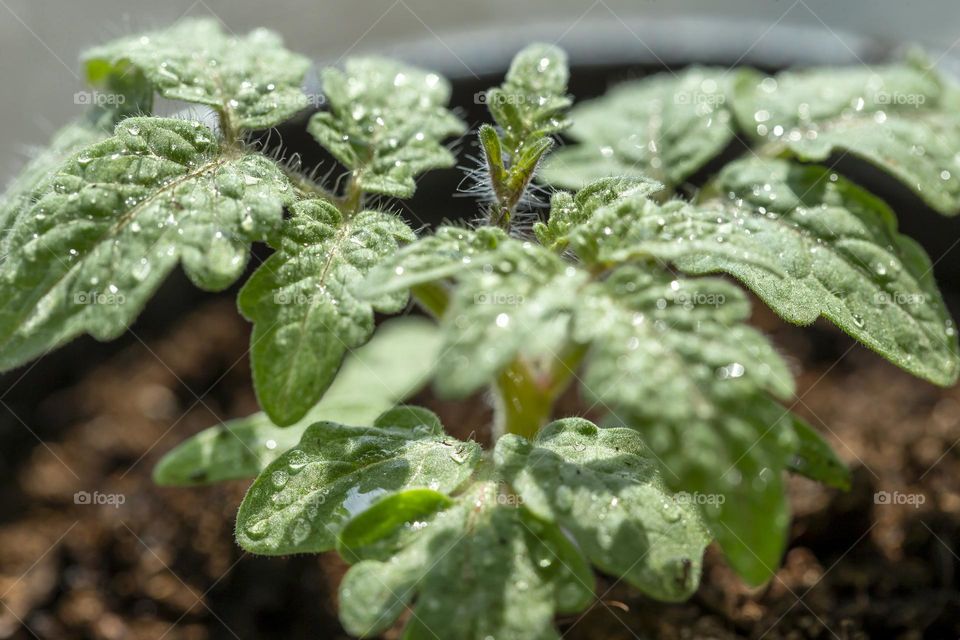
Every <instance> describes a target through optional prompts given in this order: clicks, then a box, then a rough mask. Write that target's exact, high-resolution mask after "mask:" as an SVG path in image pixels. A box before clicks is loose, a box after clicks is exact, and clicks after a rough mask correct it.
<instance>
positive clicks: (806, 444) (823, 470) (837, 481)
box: [790, 417, 850, 491]
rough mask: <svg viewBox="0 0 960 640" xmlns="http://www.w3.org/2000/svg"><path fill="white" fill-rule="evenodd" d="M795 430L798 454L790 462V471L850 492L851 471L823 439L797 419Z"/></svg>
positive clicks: (795, 418) (794, 425)
mask: <svg viewBox="0 0 960 640" xmlns="http://www.w3.org/2000/svg"><path fill="white" fill-rule="evenodd" d="M793 430H794V431H795V432H796V434H797V452H796V454H795V455H794V458H793V460H791V462H790V470H791V471H793V472H794V473H799V474H800V475H802V476H806V477H807V478H810V479H811V480H816V481H817V482H822V483H823V484H825V485H827V486H830V487H834V488H837V489H843V490H844V491H848V490H849V489H850V469H848V468H847V465H845V464H844V463H843V461H842V460H840V458H838V457H837V454H836V453H835V452H834V450H833V449H832V448H831V447H830V445H829V444H827V443H826V441H824V439H823V437H822V436H821V435H820V434H819V433H817V432H816V431H815V430H814V429H813V427H811V426H810V425H808V424H807V423H806V422H804V421H803V420H800V419H799V418H797V417H794V421H793Z"/></svg>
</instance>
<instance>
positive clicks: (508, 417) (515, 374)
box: [493, 359, 555, 439]
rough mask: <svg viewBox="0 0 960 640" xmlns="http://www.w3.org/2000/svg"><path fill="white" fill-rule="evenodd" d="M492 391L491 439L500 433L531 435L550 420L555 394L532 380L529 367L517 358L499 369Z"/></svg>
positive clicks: (526, 436)
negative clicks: (494, 410) (502, 368)
mask: <svg viewBox="0 0 960 640" xmlns="http://www.w3.org/2000/svg"><path fill="white" fill-rule="evenodd" d="M494 392H495V398H496V412H495V419H494V425H493V429H494V433H493V435H494V438H495V439H496V438H499V437H500V436H501V435H503V434H504V433H515V434H517V435H520V436H523V437H524V438H532V437H533V436H535V435H536V434H537V431H539V430H540V427H542V426H543V425H544V424H546V422H547V420H549V419H550V415H551V413H552V411H553V402H554V400H555V397H554V395H553V394H551V393H550V392H549V390H548V389H546V388H544V386H543V385H542V384H540V383H539V382H538V381H537V380H536V377H535V376H534V374H533V372H532V371H531V370H530V367H529V366H528V365H527V364H526V363H525V362H524V361H522V360H520V359H516V360H514V361H513V362H511V363H510V365H509V366H508V367H507V368H506V369H504V370H503V371H502V372H500V375H498V376H497V382H496V386H495V387H494Z"/></svg>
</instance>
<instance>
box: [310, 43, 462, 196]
mask: <svg viewBox="0 0 960 640" xmlns="http://www.w3.org/2000/svg"><path fill="white" fill-rule="evenodd" d="M323 89H324V93H325V94H326V96H327V101H328V103H329V107H330V110H329V111H323V112H321V113H317V114H315V115H314V116H313V117H312V118H311V119H310V125H309V130H310V133H311V134H312V135H313V137H314V138H316V140H317V142H319V143H320V144H321V145H323V146H324V147H326V148H327V150H328V151H330V153H332V154H333V155H334V157H335V158H336V159H337V160H339V161H340V162H341V163H343V165H344V166H346V167H347V168H348V169H350V170H351V171H353V173H354V179H355V181H356V183H357V185H358V187H359V188H360V189H361V190H362V191H366V192H369V193H379V194H384V195H388V196H393V197H397V198H409V197H410V196H412V195H413V192H414V189H415V187H416V182H415V181H414V178H415V177H416V176H417V174H419V173H422V172H424V171H427V170H428V169H436V168H442V167H450V166H453V163H454V157H453V154H451V153H450V151H449V150H448V149H447V148H446V147H444V146H443V145H442V144H441V142H442V141H443V140H444V139H445V138H448V137H450V136H457V135H461V134H462V133H463V132H464V125H463V123H462V122H461V121H460V120H459V119H458V118H457V117H456V116H454V115H453V114H452V113H451V112H450V111H448V110H447V109H446V104H447V102H448V101H449V100H450V85H449V84H448V83H447V81H446V80H444V79H443V78H441V77H440V76H439V75H437V74H435V73H432V72H429V71H424V70H422V69H417V68H416V67H411V66H407V65H403V64H399V63H397V62H394V61H392V60H388V59H385V58H378V57H370V58H352V59H349V60H347V64H346V70H345V71H340V70H338V69H325V70H324V71H323Z"/></svg>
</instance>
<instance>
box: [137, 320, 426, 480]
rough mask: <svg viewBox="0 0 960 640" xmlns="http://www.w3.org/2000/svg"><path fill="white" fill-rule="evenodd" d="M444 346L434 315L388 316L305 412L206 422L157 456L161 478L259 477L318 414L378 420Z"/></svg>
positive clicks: (414, 385) (422, 378)
mask: <svg viewBox="0 0 960 640" xmlns="http://www.w3.org/2000/svg"><path fill="white" fill-rule="evenodd" d="M439 346H440V333H439V331H437V328H436V325H434V324H433V322H431V321H429V320H426V319H424V318H419V317H416V316H408V317H402V318H395V319H392V320H388V321H386V322H384V323H383V324H382V325H380V327H378V329H377V332H376V333H375V334H374V336H373V338H372V339H371V340H370V342H368V343H367V344H365V345H363V346H362V347H359V348H358V349H356V350H355V351H353V352H352V353H350V354H349V355H348V356H347V357H346V358H345V359H344V362H343V367H342V368H341V369H340V372H339V373H338V374H337V377H336V379H335V380H334V381H333V384H331V385H330V388H329V389H327V392H326V393H325V394H324V395H323V399H321V400H320V402H319V403H317V404H316V405H315V406H314V407H313V408H312V409H310V411H308V412H307V415H305V416H304V417H303V418H302V419H301V420H299V421H298V422H296V423H295V424H293V425H291V426H289V427H278V426H276V425H275V424H274V423H273V422H271V421H270V418H269V417H268V416H267V414H265V413H263V412H258V413H255V414H253V415H250V416H247V417H245V418H238V419H236V420H230V421H228V422H225V423H222V424H220V425H217V426H215V427H211V428H209V429H205V430H204V431H201V432H200V433H198V434H197V435H195V436H193V437H192V438H190V439H189V440H186V441H185V442H183V443H182V444H180V445H179V446H178V447H176V448H175V449H173V450H172V451H170V452H169V453H167V455H165V456H164V457H163V458H162V459H161V460H160V462H159V463H157V466H156V467H155V468H154V472H153V479H154V482H156V483H157V484H160V485H165V486H183V485H192V484H212V483H215V482H223V481H225V480H234V479H239V478H252V477H255V476H256V475H257V474H259V473H260V472H261V471H263V469H264V467H266V466H267V465H268V464H270V463H271V462H273V461H274V460H276V459H277V458H278V457H279V456H280V454H282V453H283V452H285V451H287V450H288V449H291V448H293V447H294V446H296V444H297V443H298V442H299V441H300V438H301V437H302V436H303V432H304V431H306V429H307V427H309V426H310V425H311V424H313V423H315V422H319V421H321V420H322V421H327V422H339V423H341V424H368V423H371V422H373V420H374V419H375V418H376V417H377V416H378V415H380V414H381V413H383V412H384V411H386V410H387V409H389V408H391V407H393V406H394V405H395V404H396V403H397V402H399V401H401V400H403V399H404V398H406V397H409V396H410V395H411V394H413V393H414V392H415V391H417V390H418V389H420V387H422V386H423V385H424V384H426V382H427V379H428V378H429V377H430V375H431V373H432V372H433V366H434V358H435V357H436V355H437V354H438V353H439Z"/></svg>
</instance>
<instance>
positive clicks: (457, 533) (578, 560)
mask: <svg viewBox="0 0 960 640" xmlns="http://www.w3.org/2000/svg"><path fill="white" fill-rule="evenodd" d="M513 499H515V496H511V495H510V494H508V493H505V492H504V491H503V490H502V487H500V486H499V485H498V484H497V483H495V482H492V481H484V480H481V481H477V482H475V483H474V484H473V485H472V486H470V487H469V488H468V489H467V490H466V491H465V492H464V493H463V494H462V495H460V496H458V497H457V498H456V499H454V500H453V501H451V500H450V499H449V498H446V497H445V496H443V495H441V494H438V493H436V492H433V491H423V490H421V491H415V490H414V491H406V492H403V493H398V494H395V495H393V496H391V497H388V498H385V499H383V500H382V501H380V502H378V503H377V504H376V505H374V506H373V507H372V508H371V509H370V510H368V511H367V512H365V513H363V514H361V515H359V516H357V517H356V518H355V519H354V520H352V521H351V522H350V523H349V524H347V526H346V527H345V528H344V531H343V534H342V536H341V540H340V544H339V546H338V548H339V550H340V553H341V555H342V556H343V557H344V558H346V559H347V560H350V561H357V560H359V562H357V564H355V565H354V566H353V567H351V568H350V570H349V571H348V572H347V575H346V577H345V578H344V579H343V582H342V583H341V585H340V619H341V621H342V622H343V625H344V627H345V628H346V629H347V631H348V632H350V633H352V634H354V635H358V636H364V637H369V636H374V635H377V634H378V633H381V632H383V631H385V630H386V629H388V628H389V627H390V626H392V625H393V623H394V622H395V620H396V619H397V617H399V616H400V614H401V613H403V612H404V610H406V609H407V607H412V609H413V610H412V614H411V616H410V619H409V621H408V622H407V626H406V629H405V630H404V635H403V637H404V638H405V639H406V640H435V639H436V638H461V639H463V640H487V639H488V638H504V639H508V638H523V639H524V640H558V639H559V637H560V636H559V634H558V633H557V632H556V630H555V629H554V628H553V620H554V616H555V615H556V614H557V613H575V612H578V611H580V610H582V609H583V608H584V607H586V606H587V605H588V604H589V603H590V601H591V600H592V599H593V575H592V574H591V572H590V566H589V565H588V564H587V561H586V559H585V558H584V557H583V555H582V554H581V553H580V551H579V550H578V549H577V547H576V546H574V545H573V544H572V543H571V542H570V541H569V540H568V539H567V538H566V536H565V535H564V534H563V532H562V531H561V530H560V528H559V527H558V526H557V525H556V524H552V523H548V522H545V521H543V520H541V519H540V518H537V517H536V516H534V515H533V514H532V513H531V512H530V511H528V510H527V509H525V508H524V507H522V506H520V507H518V506H516V504H514V503H513V502H512V500H513Z"/></svg>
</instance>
